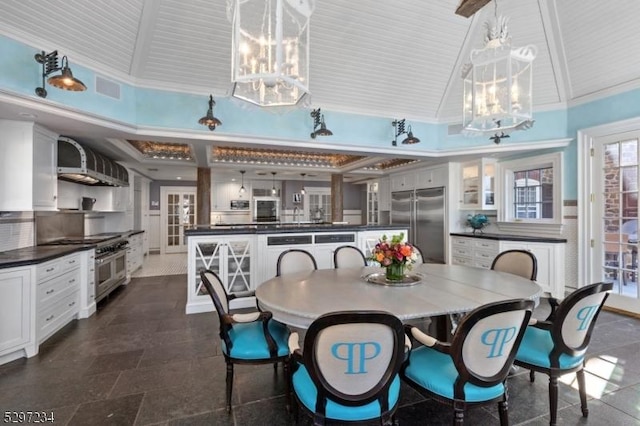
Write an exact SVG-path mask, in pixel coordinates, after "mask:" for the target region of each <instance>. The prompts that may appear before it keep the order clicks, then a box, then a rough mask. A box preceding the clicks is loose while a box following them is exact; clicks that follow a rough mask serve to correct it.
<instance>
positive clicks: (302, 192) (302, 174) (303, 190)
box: [300, 173, 307, 195]
mask: <svg viewBox="0 0 640 426" xmlns="http://www.w3.org/2000/svg"><path fill="white" fill-rule="evenodd" d="M306 175H307V174H306V173H300V176H302V189H301V190H300V193H301V194H302V195H304V194H306V193H307V191H306V190H305V189H304V177H305V176H306Z"/></svg>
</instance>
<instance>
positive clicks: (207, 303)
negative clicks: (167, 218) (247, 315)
mask: <svg viewBox="0 0 640 426" xmlns="http://www.w3.org/2000/svg"><path fill="white" fill-rule="evenodd" d="M254 245H255V237H254V236H253V235H238V236H225V237H217V236H211V235H207V236H190V237H189V238H188V252H189V258H188V262H189V264H188V277H187V279H188V286H189V290H188V292H187V313H188V314H191V313H197V312H207V311H211V310H212V307H213V304H212V302H211V298H210V296H209V294H208V293H207V289H206V288H205V287H204V285H202V282H201V280H200V271H203V270H212V271H214V272H215V273H216V274H218V276H219V277H220V280H221V281H222V284H223V285H224V286H225V290H226V291H227V293H228V294H232V293H237V292H242V291H248V290H253V289H255V278H254V277H255V271H254V269H255V267H254V259H255V256H256V253H255V249H254ZM243 299H245V300H239V301H238V303H237V304H234V305H233V307H234V308H236V307H238V308H239V307H249V306H254V305H255V298H253V297H251V298H243Z"/></svg>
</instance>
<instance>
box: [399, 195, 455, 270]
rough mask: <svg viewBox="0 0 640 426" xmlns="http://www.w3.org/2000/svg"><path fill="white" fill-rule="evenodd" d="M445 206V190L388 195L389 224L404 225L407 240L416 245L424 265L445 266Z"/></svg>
mask: <svg viewBox="0 0 640 426" xmlns="http://www.w3.org/2000/svg"><path fill="white" fill-rule="evenodd" d="M445 207H446V202H445V189H444V187H441V188H429V189H418V190H415V191H400V192H393V193H392V194H391V223H392V224H393V225H407V228H408V229H409V235H408V236H407V241H409V242H410V243H412V244H415V245H416V246H418V248H419V249H420V251H421V252H422V257H423V259H424V261H425V262H431V263H444V238H445V229H444V217H445V212H446V210H445Z"/></svg>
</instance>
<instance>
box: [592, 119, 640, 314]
mask: <svg viewBox="0 0 640 426" xmlns="http://www.w3.org/2000/svg"><path fill="white" fill-rule="evenodd" d="M616 127H617V126H616V125H615V124H612V125H610V126H601V127H600V128H598V129H597V131H595V132H593V133H591V134H588V133H585V134H583V135H582V136H583V140H584V139H585V138H586V139H588V142H589V144H590V145H589V146H590V149H588V150H586V151H588V152H587V153H584V154H583V157H582V158H583V161H584V164H585V167H584V168H583V171H582V174H581V176H582V177H585V178H586V185H585V190H586V188H590V192H587V193H586V194H590V195H589V196H588V197H587V198H586V199H587V200H589V199H590V202H588V203H585V208H584V209H583V211H584V210H586V211H585V213H586V214H585V215H584V216H585V220H584V221H581V225H580V226H581V227H583V226H584V229H585V230H587V231H588V236H589V238H588V239H585V241H584V243H583V252H584V253H585V255H586V258H585V261H584V262H581V266H584V267H585V269H584V270H586V277H585V280H581V283H583V285H584V283H593V282H599V281H611V282H613V291H612V294H611V295H610V297H609V298H608V299H607V306H610V307H613V308H617V309H622V310H625V311H629V312H633V313H636V314H639V313H640V292H639V287H638V218H639V211H638V194H639V192H638V189H639V187H640V173H639V171H640V163H639V160H640V123H638V126H637V127H636V129H639V130H631V131H623V130H624V129H620V131H616V130H617V128H616ZM585 157H586V158H585ZM585 173H586V175H585ZM587 175H588V177H587ZM583 193H584V192H583ZM583 198H584V197H583ZM587 244H588V247H587V248H586V249H585V246H586V245H587Z"/></svg>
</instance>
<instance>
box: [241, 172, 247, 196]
mask: <svg viewBox="0 0 640 426" xmlns="http://www.w3.org/2000/svg"><path fill="white" fill-rule="evenodd" d="M244 173H245V171H244V170H240V175H241V176H242V183H241V185H240V193H241V194H244V193H245V191H246V189H245V188H244Z"/></svg>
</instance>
